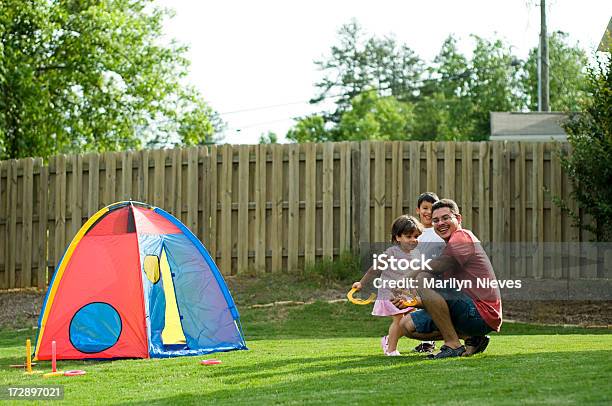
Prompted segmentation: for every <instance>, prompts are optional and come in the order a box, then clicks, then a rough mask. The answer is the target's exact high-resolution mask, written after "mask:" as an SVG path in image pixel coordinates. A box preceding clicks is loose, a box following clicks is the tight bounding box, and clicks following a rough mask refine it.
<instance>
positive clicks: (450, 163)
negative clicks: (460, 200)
mask: <svg viewBox="0 0 612 406" xmlns="http://www.w3.org/2000/svg"><path fill="white" fill-rule="evenodd" d="M443 195H444V197H445V198H448V199H453V200H455V199H456V197H455V143H454V142H452V141H446V142H445V143H444V193H443Z"/></svg>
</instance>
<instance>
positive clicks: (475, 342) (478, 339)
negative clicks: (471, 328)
mask: <svg viewBox="0 0 612 406" xmlns="http://www.w3.org/2000/svg"><path fill="white" fill-rule="evenodd" d="M489 341H491V337H489V336H474V337H468V338H466V339H465V345H466V346H467V347H474V352H472V353H471V354H470V355H474V354H478V353H480V352H484V350H486V349H487V346H488V345H489Z"/></svg>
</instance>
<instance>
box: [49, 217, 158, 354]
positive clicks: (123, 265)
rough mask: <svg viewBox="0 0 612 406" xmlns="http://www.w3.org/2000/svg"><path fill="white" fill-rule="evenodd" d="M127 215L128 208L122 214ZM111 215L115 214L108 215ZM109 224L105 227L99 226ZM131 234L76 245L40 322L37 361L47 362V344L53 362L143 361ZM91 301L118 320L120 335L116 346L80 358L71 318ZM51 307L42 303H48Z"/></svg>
mask: <svg viewBox="0 0 612 406" xmlns="http://www.w3.org/2000/svg"><path fill="white" fill-rule="evenodd" d="M126 213H127V210H126ZM113 214H115V216H113V217H110V218H109V216H111V215H113ZM121 215H122V213H120V212H119V211H118V212H117V213H110V214H109V215H107V216H106V217H105V218H104V219H103V220H102V221H101V222H100V223H99V224H98V226H101V228H100V230H103V229H105V228H106V227H109V229H110V228H114V227H115V226H116V225H117V224H119V222H120V221H119V219H120V216H121ZM107 221H108V224H104V223H106V222H107ZM140 274H141V272H140V261H139V255H138V247H137V235H136V233H130V234H120V235H104V236H97V235H91V234H87V235H85V237H83V239H82V240H81V241H80V242H79V244H78V246H77V247H76V249H75V251H74V253H73V255H72V258H71V260H70V263H69V264H68V266H67V268H66V270H65V272H64V275H63V277H62V279H61V281H60V283H59V286H58V290H57V292H56V294H55V297H54V300H53V303H52V304H51V306H52V307H51V310H50V312H49V316H48V319H47V321H46V323H45V329H44V333H43V334H44V336H43V337H42V341H41V345H40V348H39V352H38V354H37V357H38V359H42V360H47V359H50V358H51V342H52V341H53V340H55V341H56V343H57V354H58V359H82V358H120V357H141V358H148V356H149V355H148V343H147V334H146V322H145V316H144V303H143V298H142V281H141V275H140ZM92 302H104V303H108V304H109V305H111V306H112V307H113V308H114V309H116V310H117V311H118V313H119V315H120V316H121V324H122V329H121V334H120V336H119V339H118V341H117V342H116V344H115V345H113V346H112V347H110V348H108V349H107V350H104V351H102V352H99V353H95V354H84V353H82V352H80V351H78V350H77V349H76V348H74V347H73V345H72V344H71V343H70V339H69V328H70V321H71V319H72V317H73V316H74V314H75V313H76V312H77V311H78V310H79V309H80V308H82V307H83V306H85V305H87V304H89V303H92ZM49 304H50V303H47V305H49Z"/></svg>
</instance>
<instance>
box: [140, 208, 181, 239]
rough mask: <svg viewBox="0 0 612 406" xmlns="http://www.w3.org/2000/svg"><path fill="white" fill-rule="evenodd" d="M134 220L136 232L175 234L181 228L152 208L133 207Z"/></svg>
mask: <svg viewBox="0 0 612 406" xmlns="http://www.w3.org/2000/svg"><path fill="white" fill-rule="evenodd" d="M134 220H135V222H136V230H137V231H138V234H176V233H180V232H181V230H179V228H178V227H177V226H175V225H174V224H172V222H170V221H168V220H167V219H165V218H164V217H162V216H160V215H159V214H157V213H155V212H154V211H153V210H148V209H143V208H140V207H134Z"/></svg>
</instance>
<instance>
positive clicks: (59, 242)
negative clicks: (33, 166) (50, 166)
mask: <svg viewBox="0 0 612 406" xmlns="http://www.w3.org/2000/svg"><path fill="white" fill-rule="evenodd" d="M55 172H56V173H55V189H56V194H55V266H56V267H57V265H58V263H59V261H60V259H61V257H62V255H63V254H64V251H65V249H66V157H65V156H64V155H58V156H57V161H56V169H55Z"/></svg>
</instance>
